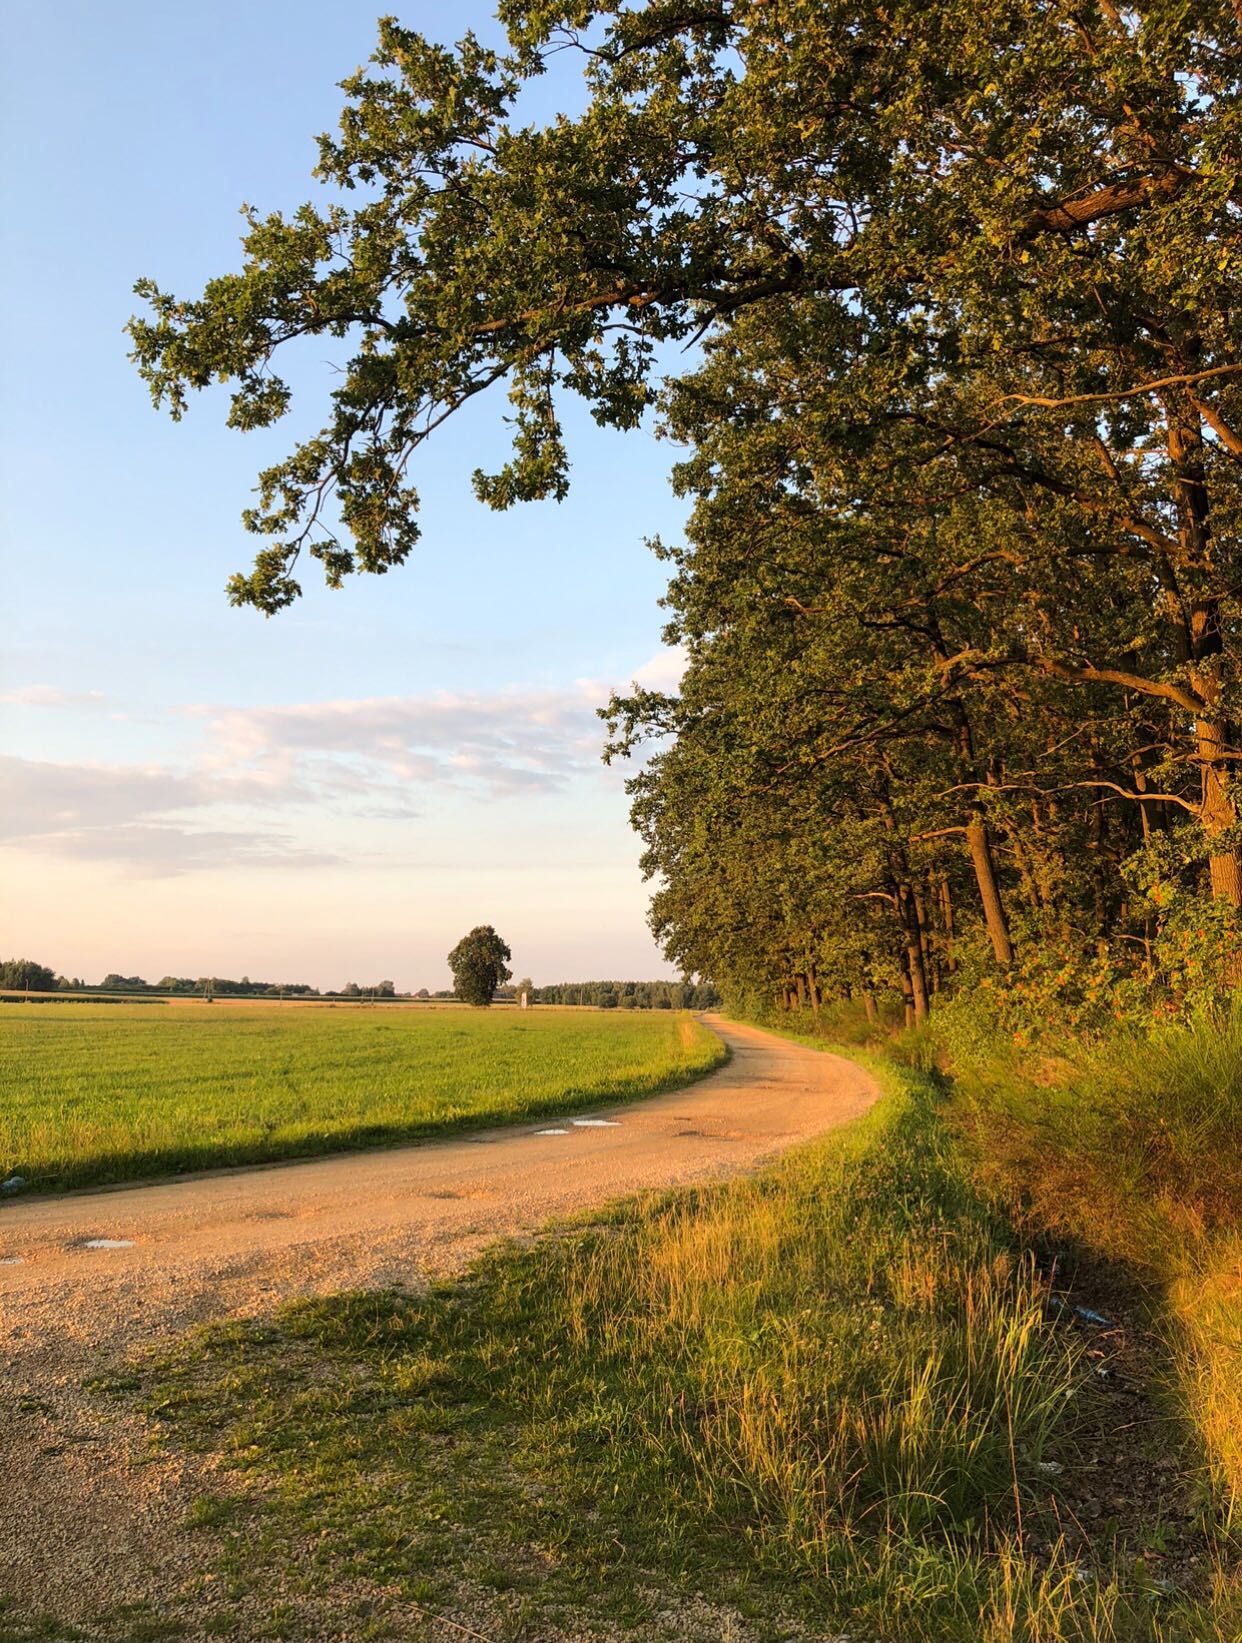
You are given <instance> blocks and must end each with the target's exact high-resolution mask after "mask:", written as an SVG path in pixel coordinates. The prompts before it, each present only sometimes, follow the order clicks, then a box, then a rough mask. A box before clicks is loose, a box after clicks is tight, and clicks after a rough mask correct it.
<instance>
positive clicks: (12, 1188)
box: [0, 1175, 26, 1192]
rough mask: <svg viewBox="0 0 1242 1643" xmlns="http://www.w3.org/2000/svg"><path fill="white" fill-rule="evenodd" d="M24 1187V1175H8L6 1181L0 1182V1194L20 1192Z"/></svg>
mask: <svg viewBox="0 0 1242 1643" xmlns="http://www.w3.org/2000/svg"><path fill="white" fill-rule="evenodd" d="M25 1185H26V1177H25V1176H24V1175H10V1176H9V1178H8V1180H7V1181H0V1192H20V1191H21V1190H22V1188H23V1187H24V1186H25Z"/></svg>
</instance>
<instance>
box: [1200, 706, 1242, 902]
mask: <svg viewBox="0 0 1242 1643" xmlns="http://www.w3.org/2000/svg"><path fill="white" fill-rule="evenodd" d="M1195 737H1196V741H1197V744H1198V750H1199V757H1200V759H1201V760H1202V761H1203V763H1202V771H1203V777H1202V781H1203V799H1202V810H1201V812H1200V814H1201V818H1202V822H1203V831H1204V832H1205V833H1206V834H1207V836H1208V838H1209V839H1213V838H1219V837H1220V836H1221V834H1222V833H1225V832H1227V831H1228V829H1229V828H1231V827H1232V826H1233V825H1234V823H1235V821H1236V820H1237V811H1236V809H1235V808H1234V803H1233V800H1232V799H1231V798H1230V796H1229V788H1228V780H1229V778H1228V776H1227V774H1226V769H1225V766H1224V764H1223V762H1222V760H1221V757H1220V754H1221V750H1222V749H1223V748H1224V747H1226V746H1228V745H1229V743H1230V740H1231V738H1230V735H1229V732H1228V731H1227V730H1226V729H1225V728H1224V727H1223V726H1221V725H1218V724H1213V723H1211V722H1209V721H1208V720H1206V719H1200V720H1199V722H1198V724H1197V725H1196V726H1195ZM1208 873H1209V875H1210V878H1211V882H1212V895H1213V896H1214V897H1215V899H1216V900H1218V901H1227V902H1228V903H1229V905H1230V906H1231V907H1242V854H1240V853H1239V851H1238V847H1237V846H1236V845H1234V846H1232V847H1231V848H1228V849H1223V850H1220V851H1217V852H1213V853H1211V854H1209V856H1208Z"/></svg>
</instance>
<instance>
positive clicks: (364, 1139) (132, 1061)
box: [0, 1004, 724, 1213]
mask: <svg viewBox="0 0 1242 1643" xmlns="http://www.w3.org/2000/svg"><path fill="white" fill-rule="evenodd" d="M723 1056H724V1049H723V1046H722V1045H721V1043H720V1041H719V1039H718V1038H716V1036H715V1035H714V1034H713V1033H710V1032H708V1031H707V1030H706V1029H705V1028H703V1027H701V1026H699V1024H698V1023H697V1022H695V1021H693V1020H692V1019H691V1018H690V1017H688V1016H685V1015H681V1014H677V1013H671V1012H670V1013H666V1012H662V1011H660V1012H657V1011H651V1012H644V1013H643V1014H642V1015H639V1014H637V1013H633V1012H628V1011H627V1012H624V1013H622V1012H616V1013H606V1014H605V1013H595V1012H591V1013H587V1012H583V1011H577V1010H557V1009H554V1008H547V1007H543V1008H540V1009H536V1010H531V1011H525V1012H518V1011H512V1010H509V1011H503V1012H501V1011H497V1012H495V1013H494V1014H493V1013H491V1012H487V1011H479V1012H472V1011H464V1010H437V1011H426V1012H424V1011H418V1010H412V1009H410V1010H406V1009H401V1008H398V1007H389V1008H387V1009H382V1010H379V1009H351V1008H349V1007H337V1008H333V1009H302V1008H296V1007H286V1008H282V1007H280V1006H272V1007H264V1006H255V1005H238V1006H232V1007H230V1006H229V1005H226V1004H214V1005H210V1006H208V1005H205V1004H201V1005H200V1004H186V1005H178V1006H176V1007H174V1008H169V1007H168V1006H158V1007H152V1006H149V1005H148V1006H141V1005H134V1006H131V1007H130V1008H129V1009H127V1010H124V1011H121V1010H114V1009H108V1008H100V1007H95V1006H90V1005H81V1006H80V1007H78V1008H76V1009H74V1010H72V1011H62V1010H58V1009H55V1008H52V1007H49V1006H45V1005H44V1006H41V1005H28V1006H27V1005H13V1006H11V1007H9V1008H8V1009H6V1010H4V1011H3V1012H2V1013H0V1176H5V1175H8V1174H10V1173H18V1174H20V1175H22V1176H23V1177H25V1178H26V1179H27V1180H28V1181H29V1182H31V1184H32V1185H34V1186H36V1187H40V1188H45V1189H46V1188H50V1187H69V1186H84V1185H88V1184H92V1183H96V1182H104V1181H120V1180H128V1179H133V1178H135V1177H139V1176H144V1175H152V1174H159V1173H165V1172H169V1171H173V1170H178V1169H201V1168H204V1167H206V1166H209V1165H213V1164H246V1163H259V1162H263V1161H266V1160H270V1159H276V1158H287V1157H297V1156H306V1155H309V1154H314V1153H322V1152H326V1151H331V1150H336V1149H340V1148H347V1147H360V1146H374V1145H377V1144H382V1143H384V1142H392V1141H397V1140H402V1139H410V1138H414V1137H418V1136H425V1135H431V1134H436V1133H441V1132H443V1131H445V1130H449V1129H453V1128H468V1127H472V1126H479V1125H483V1124H499V1123H509V1122H515V1121H518V1120H521V1119H527V1118H536V1117H546V1116H550V1115H553V1114H557V1113H564V1112H567V1111H572V1110H574V1109H576V1108H578V1107H580V1106H582V1105H584V1104H589V1103H592V1102H594V1103H599V1102H602V1101H621V1100H628V1099H631V1098H633V1097H636V1096H641V1095H649V1094H652V1093H654V1092H655V1091H657V1090H661V1089H668V1088H672V1087H674V1086H676V1085H677V1084H679V1083H681V1082H683V1081H685V1080H686V1079H690V1078H694V1077H697V1076H699V1075H700V1074H702V1073H704V1072H707V1071H709V1070H710V1069H711V1068H712V1067H714V1066H717V1065H718V1064H719V1063H720V1061H721V1060H722V1059H723ZM0 1213H2V1210H0Z"/></svg>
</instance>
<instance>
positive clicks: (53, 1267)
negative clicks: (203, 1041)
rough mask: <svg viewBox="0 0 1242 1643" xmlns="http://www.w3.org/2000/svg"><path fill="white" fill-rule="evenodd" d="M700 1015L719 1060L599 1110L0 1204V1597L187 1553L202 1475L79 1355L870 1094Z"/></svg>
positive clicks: (764, 1038) (715, 1168) (817, 1064)
mask: <svg viewBox="0 0 1242 1643" xmlns="http://www.w3.org/2000/svg"><path fill="white" fill-rule="evenodd" d="M709 1019H710V1022H711V1025H712V1026H713V1027H714V1028H715V1029H716V1031H717V1032H719V1033H720V1035H721V1036H722V1037H723V1038H724V1039H725V1041H726V1042H727V1043H728V1045H729V1047H730V1049H731V1051H732V1059H731V1060H730V1061H729V1063H728V1064H727V1065H726V1066H725V1067H723V1068H721V1069H720V1070H719V1071H718V1072H715V1073H713V1074H712V1075H711V1076H709V1077H708V1078H706V1079H703V1080H702V1081H701V1082H699V1083H697V1084H694V1085H692V1086H690V1087H689V1088H687V1089H685V1090H682V1091H674V1092H673V1093H671V1094H669V1095H663V1096H659V1097H656V1098H655V1099H653V1100H650V1101H644V1102H640V1103H633V1104H630V1105H627V1106H623V1107H618V1108H615V1109H613V1110H611V1111H608V1112H603V1113H592V1114H590V1117H591V1119H592V1120H594V1121H595V1122H592V1123H591V1124H589V1125H576V1124H574V1123H572V1122H570V1121H569V1120H550V1121H549V1122H548V1123H547V1124H545V1125H539V1124H530V1125H526V1126H523V1127H522V1128H520V1129H507V1130H493V1131H485V1132H478V1133H475V1134H472V1135H469V1136H466V1137H462V1138H458V1139H454V1140H447V1141H443V1142H433V1143H429V1144H426V1145H422V1146H413V1147H401V1148H396V1149H393V1150H390V1151H383V1152H371V1153H354V1154H350V1155H344V1156H337V1157H332V1158H323V1159H315V1160H312V1161H309V1162H306V1163H297V1164H280V1165H275V1166H272V1167H269V1168H261V1169H250V1170H230V1171H214V1172H210V1173H207V1174H202V1175H197V1176H185V1177H181V1178H179V1179H177V1180H175V1181H168V1182H157V1183H153V1184H151V1185H148V1186H139V1187H125V1188H121V1189H111V1190H104V1191H94V1192H79V1193H73V1194H70V1195H68V1196H65V1197H59V1198H42V1199H39V1198H32V1199H28V1200H25V1201H22V1200H18V1201H16V1202H14V1203H10V1204H5V1205H3V1206H0V1426H2V1427H3V1429H4V1432H5V1445H4V1449H5V1453H4V1459H3V1468H4V1480H3V1486H0V1596H3V1597H5V1598H7V1599H8V1601H9V1602H10V1603H12V1604H14V1605H16V1608H17V1612H18V1613H23V1612H24V1613H26V1614H28V1615H32V1614H34V1613H36V1612H38V1611H41V1610H44V1609H46V1610H49V1611H51V1612H52V1613H53V1614H55V1615H57V1616H58V1617H59V1618H61V1619H63V1620H67V1621H72V1620H74V1619H77V1618H81V1619H87V1618H88V1617H89V1615H90V1614H91V1613H97V1612H98V1606H99V1605H100V1603H101V1602H103V1601H114V1602H115V1601H125V1600H128V1599H131V1598H139V1597H141V1596H142V1595H143V1594H144V1593H145V1592H147V1591H149V1590H151V1582H152V1580H153V1579H154V1578H156V1571H158V1570H159V1569H163V1570H164V1572H165V1574H168V1575H171V1574H173V1573H174V1572H175V1570H174V1569H173V1568H170V1567H169V1564H170V1563H171V1564H180V1562H181V1560H182V1559H183V1558H186V1557H190V1556H193V1552H192V1550H189V1551H187V1550H185V1549H184V1548H182V1547H181V1544H180V1543H181V1541H182V1540H183V1539H184V1537H183V1536H180V1535H178V1533H177V1532H176V1529H175V1521H176V1519H177V1518H178V1517H179V1516H180V1511H179V1510H178V1504H179V1501H180V1499H181V1498H183V1497H184V1495H185V1492H186V1489H187V1486H188V1485H189V1484H190V1483H191V1481H192V1480H187V1479H184V1478H182V1477H181V1475H180V1474H179V1473H177V1472H176V1470H175V1468H174V1467H173V1466H172V1465H171V1463H156V1464H150V1463H148V1464H145V1465H142V1466H138V1467H135V1466H134V1465H133V1464H132V1461H131V1456H132V1454H133V1451H134V1449H135V1447H136V1446H137V1445H139V1444H140V1443H141V1442H142V1441H143V1436H144V1434H143V1433H142V1431H141V1428H140V1426H139V1423H137V1422H136V1421H134V1420H131V1419H130V1418H128V1417H119V1416H118V1415H117V1414H116V1413H115V1412H114V1411H111V1410H109V1409H106V1408H101V1407H100V1403H99V1400H98V1399H97V1398H93V1397H90V1396H88V1395H85V1394H84V1393H83V1392H82V1390H81V1386H82V1382H83V1380H84V1379H86V1378H87V1377H88V1376H90V1375H91V1374H96V1373H99V1372H100V1371H101V1370H103V1369H105V1368H108V1367H110V1366H113V1365H115V1364H117V1363H119V1362H120V1361H123V1360H124V1358H126V1357H127V1356H129V1355H130V1354H131V1353H133V1352H134V1351H136V1350H139V1349H141V1348H142V1347H144V1346H147V1345H149V1344H150V1343H151V1342H152V1341H154V1340H158V1339H159V1338H160V1337H161V1336H166V1335H168V1334H170V1333H172V1332H175V1331H178V1330H181V1329H183V1328H185V1327H186V1326H187V1325H189V1324H192V1323H194V1322H196V1321H198V1320H201V1319H205V1318H220V1317H235V1316H239V1315H244V1314H253V1313H256V1312H261V1311H264V1310H266V1309H268V1308H270V1307H272V1306H273V1305H275V1304H277V1303H279V1302H280V1301H282V1300H285V1299H287V1298H289V1297H292V1296H295V1295H305V1294H313V1293H322V1292H326V1291H330V1290H337V1289H345V1288H359V1287H368V1286H375V1285H389V1284H391V1285H395V1286H399V1287H403V1288H417V1287H418V1286H419V1285H420V1284H421V1283H422V1282H423V1281H424V1280H425V1279H426V1278H427V1277H428V1276H432V1275H439V1274H442V1273H445V1272H448V1271H451V1270H453V1269H455V1268H459V1267H461V1266H462V1265H464V1264H465V1262H466V1261H468V1260H469V1259H470V1257H471V1256H473V1255H474V1254H475V1253H476V1252H477V1251H478V1250H479V1249H480V1248H481V1247H483V1246H484V1245H486V1244H487V1243H489V1242H491V1241H493V1240H494V1239H495V1238H496V1237H498V1236H503V1235H516V1234H522V1233H525V1232H529V1231H530V1230H532V1229H533V1228H535V1227H537V1226H539V1225H540V1224H541V1223H542V1222H544V1221H546V1220H547V1219H548V1218H549V1217H552V1216H557V1215H565V1214H570V1213H574V1212H578V1211H581V1210H583V1209H589V1208H590V1207H591V1206H593V1205H597V1204H601V1203H604V1202H606V1201H607V1200H608V1199H610V1198H614V1197H617V1196H621V1195H624V1194H627V1193H631V1192H636V1191H640V1190H642V1189H644V1188H650V1187H671V1186H677V1185H680V1184H683V1183H689V1182H701V1181H704V1180H714V1179H719V1178H721V1177H724V1176H727V1175H733V1174H738V1173H741V1172H743V1171H745V1170H748V1169H751V1168H753V1167H754V1166H755V1165H756V1164H758V1163H760V1162H761V1161H762V1160H763V1159H765V1158H768V1157H771V1156H772V1155H773V1154H774V1153H776V1152H778V1151H780V1150H782V1149H784V1148H785V1147H788V1146H790V1145H793V1144H794V1143H796V1142H798V1141H804V1140H807V1139H809V1138H810V1137H812V1136H815V1135H818V1134H821V1133H822V1132H824V1131H825V1130H828V1129H831V1128H833V1127H834V1126H835V1125H837V1124H840V1123H843V1122H845V1121H846V1120H847V1119H849V1118H852V1117H853V1116H854V1115H855V1114H857V1113H859V1112H861V1111H862V1110H863V1109H864V1108H866V1107H867V1106H869V1105H870V1103H871V1102H872V1101H873V1100H874V1098H875V1095H876V1093H877V1092H876V1089H875V1086H874V1084H873V1083H872V1081H871V1080H870V1078H869V1077H868V1076H867V1075H866V1073H864V1072H863V1071H862V1070H861V1069H860V1068H858V1067H856V1066H854V1065H853V1064H852V1063H850V1062H848V1061H844V1060H841V1059H839V1058H837V1057H835V1056H830V1055H825V1054H822V1053H821V1052H818V1051H814V1050H807V1049H803V1048H801V1047H800V1046H798V1045H795V1044H791V1043H789V1042H788V1041H786V1040H783V1039H779V1038H774V1037H772V1036H770V1035H769V1034H766V1033H761V1032H759V1031H757V1030H755V1029H753V1028H749V1027H739V1026H736V1025H734V1024H733V1023H726V1022H722V1021H718V1020H715V1019H714V1018H709ZM600 1119H606V1120H608V1121H609V1122H608V1123H606V1124H600V1123H599V1122H598V1120H600ZM558 1131H563V1132H564V1133H550V1132H558ZM97 1240H103V1241H105V1242H103V1243H102V1244H101V1245H100V1246H99V1247H92V1241H97Z"/></svg>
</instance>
